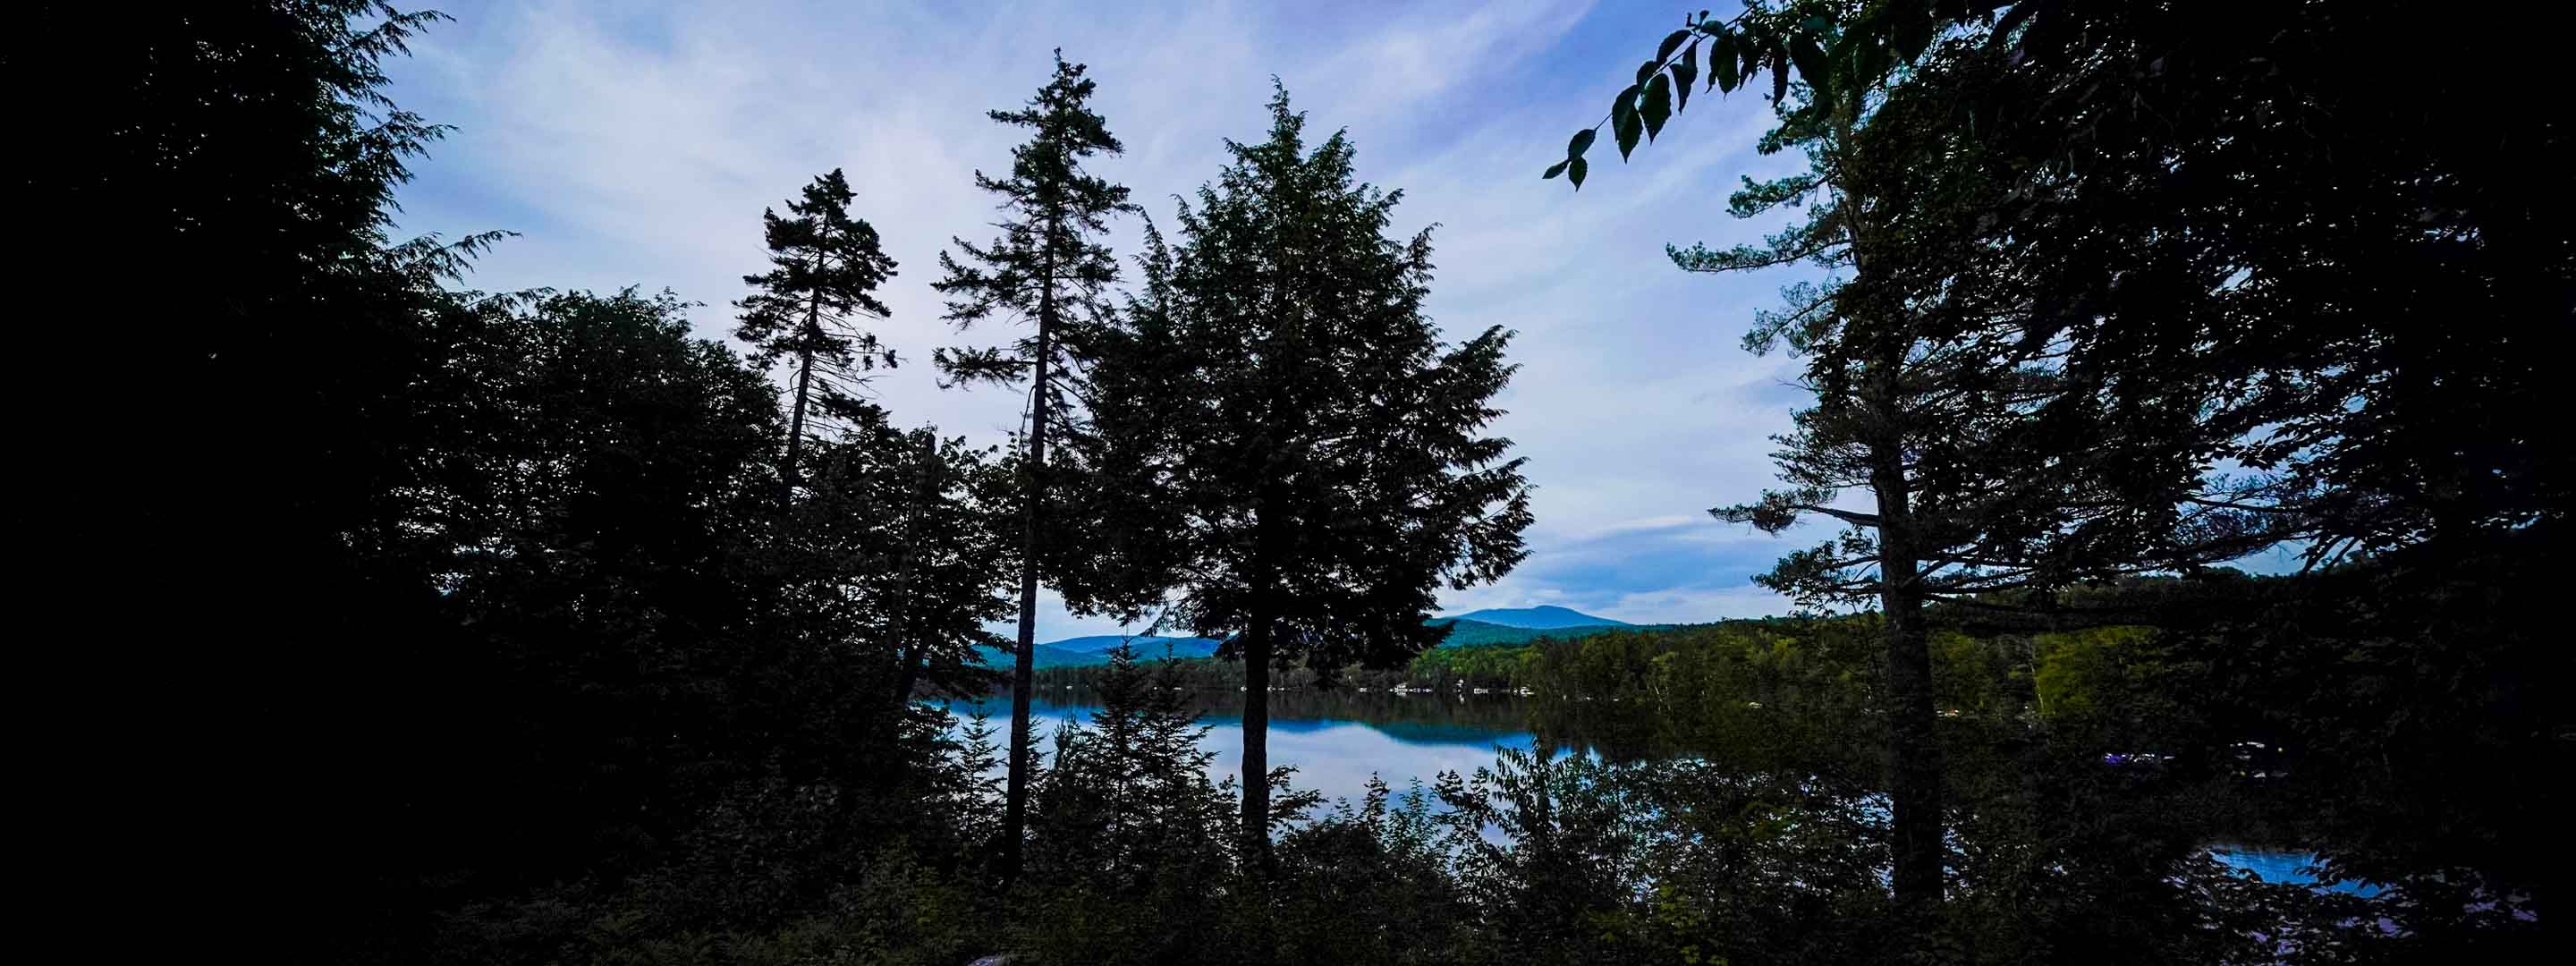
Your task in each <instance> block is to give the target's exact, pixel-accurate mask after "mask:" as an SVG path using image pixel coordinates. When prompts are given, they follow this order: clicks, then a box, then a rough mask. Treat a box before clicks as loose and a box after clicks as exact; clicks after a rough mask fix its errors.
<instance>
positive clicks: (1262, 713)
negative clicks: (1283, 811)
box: [1243, 587, 1275, 868]
mask: <svg viewBox="0 0 2576 966" xmlns="http://www.w3.org/2000/svg"><path fill="white" fill-rule="evenodd" d="M1253 594H1254V597H1253V601H1254V603H1253V605H1252V608H1253V610H1252V615H1251V617H1252V619H1251V621H1250V623H1249V624H1248V625H1247V626H1246V627H1245V629H1244V632H1243V849H1244V852H1243V856H1244V860H1245V862H1246V863H1247V864H1250V865H1253V866H1254V867H1256V868H1267V867H1268V866H1269V863H1270V633H1271V623H1272V621H1273V620H1275V618H1274V617H1273V615H1272V613H1271V606H1270V591H1269V589H1268V588H1266V587H1263V588H1257V589H1255V590H1254V591H1253Z"/></svg>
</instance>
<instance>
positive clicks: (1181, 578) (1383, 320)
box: [1094, 90, 1530, 857]
mask: <svg viewBox="0 0 2576 966" xmlns="http://www.w3.org/2000/svg"><path fill="white" fill-rule="evenodd" d="M1270 110H1271V130H1270V137H1269V139H1268V140H1266V141H1264V142H1262V143H1259V144H1251V145H1246V144H1238V143H1233V142H1228V145H1227V147H1228V150H1230V151H1231V152H1232V153H1233V155H1234V161H1233V163H1232V164H1230V165H1229V166H1227V167H1226V168H1225V170H1224V172H1223V173H1222V174H1221V175H1220V176H1219V178H1218V181H1217V182H1216V183H1215V184H1212V185H1209V186H1205V187H1202V188H1201V189H1200V190H1199V194H1198V201H1197V203H1196V205H1195V207H1192V206H1189V205H1184V206H1183V207H1182V209H1181V211H1180V215H1179V220H1180V225H1181V241H1180V244H1179V245H1178V247H1177V248H1174V247H1169V246H1167V245H1166V244H1165V243H1164V242H1163V240H1162V239H1161V238H1160V237H1159V236H1155V237H1153V238H1151V239H1150V240H1149V249H1148V255H1147V257H1146V258H1145V259H1144V260H1143V266H1144V271H1145V276H1146V277H1145V289H1144V291H1143V292H1142V293H1141V294H1140V295H1139V296H1137V297H1136V298H1135V299H1134V300H1133V301H1132V303H1131V305H1130V306H1129V309H1128V312H1127V314H1126V322H1125V325H1124V326H1123V327H1122V328H1121V329H1120V330H1119V331H1118V332H1117V333H1115V336H1114V337H1113V338H1110V339H1108V340H1106V341H1107V343H1108V344H1109V345H1111V346H1112V347H1113V348H1111V349H1110V350H1109V351H1105V352H1104V353H1103V361H1102V363H1101V366H1100V371H1099V373H1098V374H1097V379H1096V380H1095V389H1096V390H1097V391H1096V392H1095V396H1094V416H1095V419H1096V420H1097V423H1098V430H1099V435H1100V436H1102V437H1103V438H1106V439H1111V440H1115V441H1120V442H1122V443H1123V444H1125V445H1128V446H1129V447H1130V449H1129V453H1130V454H1131V458H1133V459H1135V460H1138V461H1140V462H1141V463H1142V464H1143V465H1144V466H1146V468H1147V469H1146V471H1144V472H1141V473H1133V475H1122V476H1118V477H1114V478H1116V479H1119V480H1122V481H1123V483H1122V485H1125V486H1131V487H1133V488H1134V489H1133V491H1132V492H1125V493H1122V496H1124V497H1125V498H1126V499H1128V500H1130V501H1133V502H1136V503H1139V504H1154V503H1156V502H1158V501H1160V502H1162V503H1163V504H1165V508H1166V510H1167V512H1168V513H1169V516H1170V517H1171V518H1172V519H1175V520H1178V521H1179V522H1180V523H1181V524H1182V525H1181V526H1179V527H1177V528H1176V529H1174V530H1173V531H1172V532H1171V533H1169V534H1167V535H1166V537H1165V541H1164V542H1165V544H1166V546H1165V547H1164V548H1162V549H1161V550H1160V551H1158V555H1159V557H1160V559H1163V560H1165V561H1166V562H1167V566H1168V567H1169V568H1170V569H1169V572H1170V573H1172V574H1174V575H1175V578H1174V580H1175V582H1176V583H1177V584H1178V585H1179V587H1180V589H1181V590H1182V591H1183V595H1182V597H1181V599H1180V600H1179V601H1178V603H1177V605H1176V608H1177V609H1176V614H1177V616H1178V618H1179V619H1180V620H1181V621H1182V622H1183V623H1186V624H1188V625H1189V626H1191V627H1193V628H1195V629H1196V631H1197V632H1198V633H1200V634H1206V635H1210V636H1225V635H1231V637H1230V639H1229V640H1228V642H1227V645H1226V649H1227V652H1228V653H1229V654H1230V655H1233V656H1239V657H1241V658H1242V660H1243V665H1244V692H1243V693H1244V715H1243V722H1244V729H1243V731H1244V739H1243V783H1242V784H1243V801H1242V814H1241V819H1242V823H1243V827H1242V832H1243V836H1244V839H1245V845H1246V849H1247V855H1251V856H1258V857H1266V856H1267V853H1268V845H1269V833H1270V829H1271V827H1272V824H1273V820H1274V811H1273V807H1272V802H1271V796H1270V789H1271V786H1272V781H1273V777H1274V776H1273V773H1272V772H1271V769H1270V767H1269V755H1268V751H1267V736H1268V721H1269V696H1268V689H1269V674H1270V671H1271V668H1272V667H1273V665H1274V664H1282V665H1284V664H1287V663H1290V662H1293V661H1295V660H1298V659H1301V658H1302V659H1303V660H1304V661H1305V662H1306V663H1307V664H1308V665H1309V666H1311V667H1314V668H1316V669H1318V670H1319V671H1324V672H1327V673H1329V672H1331V671H1335V670H1338V669H1341V668H1344V667H1347V666H1349V665H1351V664H1354V663H1360V664H1372V665H1376V664H1388V663H1394V662H1399V661H1403V660H1407V659H1410V658H1411V657H1412V656H1413V655H1414V654H1417V653H1420V652H1421V651H1422V650H1423V649H1425V648H1429V647H1431V646H1433V645H1435V644H1437V643H1438V642H1439V639H1440V637H1441V636H1442V635H1443V634H1444V633H1445V629H1443V628H1439V627H1433V626H1427V625H1426V624H1425V622H1424V621H1425V618H1426V617H1427V616H1428V611H1429V610H1430V609H1431V608H1432V606H1433V605H1434V603H1435V600H1434V590H1435V589H1436V588H1437V587H1438V586H1440V585H1441V584H1442V583H1444V582H1445V583H1447V584H1449V585H1450V586H1452V587H1456V588H1464V587H1466V586H1469V585H1471V584H1474V583H1478V582H1486V581H1491V580H1494V579H1496V578H1499V577H1501V576H1502V575H1503V574H1504V573H1506V572H1508V571H1509V570H1510V569H1511V568H1512V566H1514V565H1515V564H1517V563H1518V562H1519V561H1520V560H1521V558H1522V557H1523V556H1524V553H1525V552H1524V551H1523V550H1522V547H1521V538H1520V533H1521V530H1522V529H1523V528H1524V527H1525V526H1527V525H1528V523H1529V520H1530V516H1529V510H1528V492H1527V491H1528V487H1527V484H1526V482H1525V481H1524V480H1523V479H1522V477H1521V472H1520V466H1521V461H1520V460H1518V459H1507V458H1506V456H1505V454H1506V452H1507V451H1508V449H1509V447H1510V442H1509V441H1508V440H1504V439H1500V438H1494V437H1488V436H1484V435H1481V433H1482V431H1483V429H1484V428H1485V427H1486V425H1487V424H1489V423H1490V422H1491V421H1492V420H1493V419H1494V418H1495V417H1496V416H1498V415H1500V413H1499V411H1498V410H1495V409H1493V408H1492V405H1491V402H1490V401H1491V399H1492V397H1493V395H1494V394H1495V393H1496V392H1499V391H1501V389H1502V388H1503V385H1504V383H1505V382H1506V381H1507V380H1508V379H1509V378H1510V375H1511V372H1512V366H1510V365H1509V364H1507V363H1505V362H1504V361H1503V348H1504V345H1505V343H1506V341H1507V340H1508V339H1509V337H1510V336H1509V333H1507V332H1504V331H1503V330H1501V329H1500V328H1492V329H1487V330H1486V331H1484V332H1483V333H1482V334H1479V335H1478V336H1476V337H1475V338H1473V339H1470V340H1468V341H1467V342H1465V343H1464V344H1461V345H1456V346H1449V345H1444V344H1443V343H1442V342H1441V341H1440V338H1439V333H1438V330H1437V329H1436V328H1435V327H1434V326H1433V325H1432V323H1431V321H1430V319H1428V318H1426V317H1425V316H1424V315H1423V314H1422V300H1423V297H1424V295H1425V294H1426V292H1427V291H1428V288H1427V286H1428V284H1429V280H1430V274H1431V241H1430V234H1429V232H1428V231H1425V232H1423V233H1422V234H1418V235H1415V236H1414V237H1413V238H1412V239H1411V240H1409V241H1404V242H1398V241H1394V240H1390V239H1388V238H1387V237H1385V236H1384V235H1383V234H1382V233H1383V232H1384V231H1385V230H1386V228H1387V225H1388V223H1389V221H1390V220H1391V217H1392V214H1393V211H1394V208H1395V205H1396V203H1397V202H1398V200H1399V199H1400V197H1401V193H1400V192H1396V193H1389V192H1382V191H1379V190H1377V189H1376V188H1373V187H1370V186H1368V185H1365V184H1355V183H1354V180H1353V175H1352V167H1351V158H1352V148H1351V144H1350V142H1349V141H1348V140H1347V139H1346V138H1345V137H1344V136H1343V135H1341V134H1339V133H1336V134H1335V135H1334V136H1333V137H1331V138H1330V139H1328V140H1326V141H1325V142H1324V143H1323V144H1322V145H1320V146H1318V147H1317V148H1316V149H1315V150H1314V151H1313V152H1312V153H1308V152H1307V150H1306V145H1305V139H1304V133H1303V132H1304V127H1305V118H1304V116H1303V115H1301V114H1296V113H1293V112H1291V111H1290V110H1289V106H1288V96H1287V93H1286V92H1285V91H1284V90H1282V91H1281V92H1279V94H1278V96H1277V97H1275V98H1274V99H1273V100H1272V101H1271V103H1270ZM1172 386H1189V387H1191V392H1190V393H1188V394H1187V395H1186V397H1184V398H1180V399H1175V398H1173V396H1172V394H1170V393H1169V392H1159V393H1157V392H1152V391H1150V390H1152V389H1153V388H1154V387H1165V388H1168V387H1172ZM1146 440H1151V441H1153V442H1151V443H1150V444H1149V443H1146V442H1143V441H1146ZM1127 469H1128V471H1131V472H1132V467H1131V468H1127Z"/></svg>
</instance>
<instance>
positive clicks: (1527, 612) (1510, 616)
mask: <svg viewBox="0 0 2576 966" xmlns="http://www.w3.org/2000/svg"><path fill="white" fill-rule="evenodd" d="M1441 619H1442V620H1450V619H1452V618H1446V617H1444V618H1441ZM1455 619H1457V620H1469V621H1476V622H1479V623H1484V624H1500V625H1502V626H1504V627H1522V628H1529V629H1532V630H1555V629H1557V628H1560V627H1635V626H1636V625H1634V624H1630V623H1628V622H1627V621H1618V620H1611V619H1610V618H1607V617H1594V616H1592V615H1590V614H1586V613H1584V612H1582V611H1579V610H1573V609H1571V608H1565V607H1558V606H1555V605H1553V604H1541V605H1539V606H1537V607H1489V608H1486V609H1484V610H1479V611H1469V612H1467V613H1464V614H1459V615H1457V616H1456V618H1455Z"/></svg>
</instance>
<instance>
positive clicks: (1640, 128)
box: [1610, 84, 1645, 159]
mask: <svg viewBox="0 0 2576 966" xmlns="http://www.w3.org/2000/svg"><path fill="white" fill-rule="evenodd" d="M1637 92H1638V89H1637V85H1635V84H1630V85H1628V89H1627V90H1624V91H1620V92H1619V99H1618V100H1616V101H1613V102H1611V104H1610V136H1611V137H1613V138H1615V139H1617V140H1618V142H1619V157H1620V158H1622V159H1625V158H1626V157H1627V156H1628V153H1629V152H1631V151H1635V150H1636V149H1637V136H1638V135H1639V134H1642V133H1644V131H1645V125H1644V123H1643V122H1641V121H1639V120H1638V119H1637Z"/></svg>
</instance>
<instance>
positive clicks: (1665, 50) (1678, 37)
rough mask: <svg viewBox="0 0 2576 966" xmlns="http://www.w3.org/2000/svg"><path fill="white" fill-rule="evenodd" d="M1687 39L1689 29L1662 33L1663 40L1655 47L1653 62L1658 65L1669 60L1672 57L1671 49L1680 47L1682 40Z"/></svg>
mask: <svg viewBox="0 0 2576 966" xmlns="http://www.w3.org/2000/svg"><path fill="white" fill-rule="evenodd" d="M1689 39H1690V31H1688V30H1676V31H1673V32H1672V33H1670V34H1666V35H1664V42H1663V43H1662V44H1659V45H1657V46H1656V47H1655V63H1656V64H1658V65H1660V64H1662V63H1663V62H1664V61H1667V60H1671V59H1672V57H1673V51H1675V50H1679V49H1681V46H1682V41H1685V40H1689Z"/></svg>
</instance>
